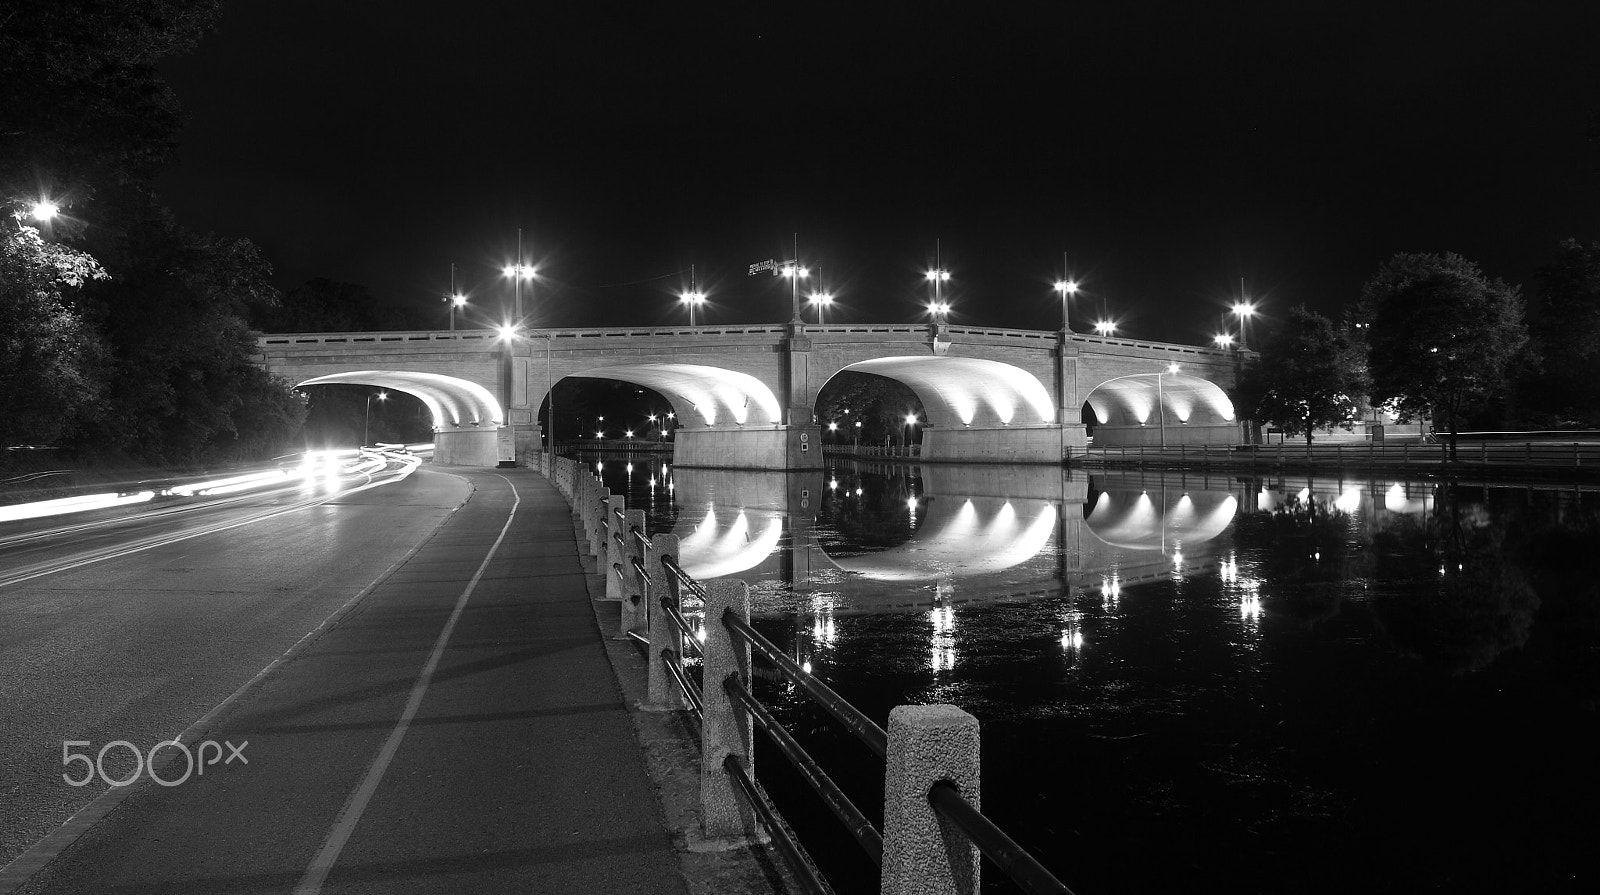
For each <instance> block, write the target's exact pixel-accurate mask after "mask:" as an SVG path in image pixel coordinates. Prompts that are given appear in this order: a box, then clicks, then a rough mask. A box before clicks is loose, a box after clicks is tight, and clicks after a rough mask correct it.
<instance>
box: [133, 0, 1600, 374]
mask: <svg viewBox="0 0 1600 895" xmlns="http://www.w3.org/2000/svg"><path fill="white" fill-rule="evenodd" d="M1474 5H1478V4H1454V5H1451V6H1445V5H1439V6H1437V7H1436V8H1435V9H1436V11H1434V12H1426V11H1417V10H1414V9H1411V8H1410V6H1409V5H1408V7H1407V11H1404V12H1397V11H1394V8H1397V7H1398V5H1397V4H1385V5H1384V6H1383V7H1378V6H1375V7H1372V11H1371V12H1359V11H1358V7H1356V6H1354V5H1352V4H1349V3H1294V4H1287V3H1281V4H1273V5H1268V6H1261V7H1254V8H1246V7H1243V6H1237V5H1232V4H1217V3H1212V4H1194V3H1188V4H1181V5H1179V4H1170V5H1164V4H1142V5H1134V4H1094V5H1089V4H1084V3H1076V2H1072V3H1069V2H1050V3H1009V4H1006V3H981V2H975V0H969V2H964V3H915V4H912V3H905V4H900V3H895V4H890V3H867V2H858V3H855V4H846V5H839V6H832V5H816V4H812V5H800V4H787V5H777V4H745V5H743V6H731V7H726V8H722V7H717V8H713V7H711V6H708V5H704V4H651V5H644V4H636V3H626V4H624V3H577V4H573V3H569V4H551V3H529V2H518V3H488V2H482V3H479V2H458V3H453V4H436V5H435V4H429V5H427V6H426V7H424V6H423V5H421V4H394V3H376V2H355V0H340V2H328V0H311V2H306V0H236V2H230V3H228V4H226V10H225V13H224V17H223V20H222V24H221V28H220V30H219V31H218V32H217V33H214V34H213V35H211V36H210V37H209V38H207V39H206V41H205V42H204V43H203V44H202V46H201V47H200V49H199V50H198V51H196V52H195V53H192V54H190V55H188V56H185V57H181V58H179V59H176V60H173V61H171V62H169V63H168V64H166V65H165V66H164V70H165V71H166V72H167V73H168V75H169V77H170V79H171V81H172V83H173V86H174V88H175V89H176V90H177V91H178V94H179V96H180V97H181V98H182V100H183V101H184V103H185V106H186V108H187V110H188V112H189V114H190V116H191V122H190V125H189V127H188V129H187V130H186V131H185V133H184V137H183V145H182V148H181V150H180V160H179V164H178V166H177V167H176V168H175V169H174V170H173V171H172V172H171V173H170V174H169V175H168V176H166V177H165V178H164V180H163V181H162V191H163V195H164V197H165V198H166V200H167V201H168V202H169V203H170V204H171V205H172V206H173V207H174V208H175V209H176V210H177V212H178V214H179V216H180V219H182V220H184V221H186V222H187V223H188V224H190V225H191V226H193V227H195V228H197V229H202V230H214V231H216V232H219V233H224V234H229V235H241V236H248V237H250V238H252V239H254V240H256V241H257V242H258V243H259V244H260V245H261V246H262V247H263V249H264V250H265V252H266V253H267V256H268V258H269V259H270V260H271V261H272V262H273V263H274V265H275V266H276V268H277V273H278V285H279V286H281V287H288V286H291V285H294V284H296V283H299V282H302V281H304V280H306V279H309V278H311V277H316V276H326V277H331V278H335V279H342V280H349V281H352V282H358V283H362V284H365V285H367V286H368V287H370V288H371V289H372V290H373V291H374V292H375V293H376V294H378V295H379V296H380V297H381V298H382V299H383V300H384V301H389V302H395V303H401V304H407V305H413V306H425V307H429V308H433V309H435V310H436V311H437V314H438V320H439V326H441V327H442V326H444V325H445V323H444V321H445V317H444V306H443V304H442V303H441V302H440V301H439V299H440V297H441V296H442V295H443V294H444V293H445V292H446V291H447V287H448V283H449V272H450V264H451V262H452V261H454V262H455V263H456V264H457V265H458V266H459V268H460V271H461V274H460V275H461V280H462V283H463V285H464V286H466V287H467V288H468V289H469V290H470V291H471V292H472V293H473V296H474V301H475V302H476V303H477V304H479V305H480V306H482V307H485V308H489V307H495V306H496V305H497V303H498V302H500V301H502V300H504V299H505V298H506V297H507V296H508V295H509V287H508V286H507V285H505V283H504V282H503V281H502V280H501V278H500V276H499V267H500V265H502V264H503V263H505V262H507V261H508V260H510V258H511V256H512V254H513V251H514V247H515V242H516V229H517V228H518V227H521V228H523V234H524V240H525V244H526V246H527V255H528V257H529V259H530V260H532V261H534V262H536V263H538V264H539V265H540V268H541V274H542V278H541V280H540V282H539V284H538V285H537V287H536V290H535V301H534V303H533V306H532V311H533V313H532V317H531V322H532V323H534V324H535V325H543V324H546V323H550V324H555V325H602V324H631V325H638V324H649V323H658V322H667V321H677V322H682V321H683V320H684V319H685V314H684V312H683V310H682V309H681V306H679V305H678V304H677V302H676V301H675V300H674V298H673V297H672V294H673V293H675V292H676V291H677V290H679V289H680V288H682V287H683V286H684V285H686V283H687V270H688V267H689V265H690V263H691V262H693V263H694V264H696V265H697V270H698V271H699V273H700V278H701V282H702V284H703V285H705V286H707V287H708V290H709V291H710V292H711V301H712V305H711V306H710V307H709V309H708V310H707V311H706V312H705V315H704V316H703V317H702V318H701V319H702V322H711V323H747V322H776V321H781V320H784V319H787V317H788V310H789V297H788V293H787V290H786V289H784V288H783V287H782V286H781V285H780V282H779V281H775V280H774V279H772V278H771V277H767V276H762V277H754V278H752V277H747V276H746V274H745V268H746V266H747V265H748V264H750V263H751V262H754V261H758V260H761V259H765V258H770V257H778V258H780V259H781V258H784V257H787V256H788V255H789V251H788V245H789V243H790V240H791V238H792V237H791V234H792V233H794V232H796V231H798V233H799V239H800V251H801V256H802V258H803V259H804V260H805V261H807V262H808V263H810V264H812V265H813V266H815V265H818V264H820V265H822V273H823V275H824V277H825V279H826V284H827V285H828V286H829V287H830V288H832V289H833V290H834V291H835V292H837V293H838V294H839V301H840V305H836V310H835V311H833V312H832V313H831V314H830V318H829V322H850V321H870V322H891V321H910V320H915V319H921V317H920V314H921V307H920V304H921V303H922V302H923V301H925V300H926V298H927V287H926V285H925V284H924V282H923V280H922V276H921V271H922V270H923V269H924V267H925V266H927V265H929V264H931V262H932V256H933V251H934V241H935V239H936V238H939V239H941V240H942V245H943V259H944V265H945V267H946V268H948V269H949V270H950V271H951V272H952V276H953V278H954V279H953V283H952V288H951V291H950V293H949V294H950V296H951V299H952V301H953V302H954V305H955V310H954V312H953V314H952V321H953V322H957V323H961V322H970V323H979V324H988V325H996V326H1020V327H1037V328H1048V327H1052V326H1055V325H1057V324H1058V323H1059V319H1060V317H1059V315H1060V310H1059V300H1058V299H1057V298H1056V297H1055V294H1054V293H1053V292H1052V291H1051V289H1050V283H1051V282H1053V281H1054V280H1055V279H1057V278H1058V277H1059V276H1060V274H1061V270H1062V264H1063V252H1065V253H1067V255H1068V257H1070V259H1071V264H1072V270H1073V272H1074V273H1075V274H1076V275H1077V276H1078V277H1080V278H1081V279H1082V280H1083V283H1084V288H1085V293H1082V295H1083V296H1084V297H1082V298H1080V299H1079V300H1080V302H1083V303H1084V304H1083V306H1082V308H1081V309H1080V310H1079V311H1077V312H1075V320H1077V321H1079V325H1078V326H1077V327H1076V328H1078V329H1080V330H1081V329H1086V328H1087V326H1086V324H1087V322H1088V318H1091V317H1097V316H1099V312H1098V308H1099V306H1100V304H1101V302H1102V301H1103V302H1105V303H1106V304H1107V305H1108V306H1109V307H1110V309H1111V311H1112V313H1113V315H1115V316H1117V317H1119V318H1120V319H1121V320H1122V321H1123V325H1124V328H1123V330H1122V331H1123V333H1124V334H1130V335H1134V336H1139V337H1145V338H1158V339H1169V340H1172V341H1180V342H1191V343H1197V342H1201V341H1204V340H1205V339H1206V338H1207V336H1208V335H1209V333H1210V332H1212V331H1213V330H1214V329H1215V328H1216V325H1217V321H1218V320H1219V318H1220V314H1221V311H1222V309H1223V307H1224V306H1225V303H1226V302H1227V301H1228V300H1230V299H1232V298H1233V297H1235V296H1237V294H1238V291H1239V279H1240V277H1243V278H1244V280H1245V286H1246V289H1247V290H1248V291H1249V293H1250V294H1251V295H1252V296H1253V297H1255V298H1258V299H1261V300H1263V301H1264V302H1265V303H1266V304H1265V310H1266V312H1267V313H1268V314H1269V315H1270V314H1273V313H1274V312H1276V313H1278V314H1281V313H1282V312H1283V310H1284V309H1285V308H1287V307H1289V306H1290V305H1293V304H1297V303H1300V302H1305V303H1309V304H1311V305H1313V306H1315V307H1318V308H1321V309H1323V310H1336V309H1337V308H1339V307H1341V306H1342V305H1343V304H1344V303H1345V302H1346V301H1348V300H1350V299H1352V298H1354V296H1355V295H1356V294H1357V292H1358V290H1359V288H1360V285H1361V283H1362V281H1363V280H1365V279H1366V277H1367V276H1369V275H1370V274H1371V273H1372V272H1373V270H1374V269H1375V268H1376V267H1377V265H1378V264H1379V263H1380V262H1381V261H1382V260H1383V259H1385V258H1386V257H1388V256H1389V255H1390V254H1392V253H1393V252H1396V251H1402V250H1406V251H1431V252H1442V251H1456V252H1460V253H1462V254H1464V255H1466V256H1467V257H1469V258H1472V259H1474V260H1476V261H1478V262H1480V263H1481V264H1482V265H1483V267H1484V269H1485V271H1486V272H1487V273H1489V274H1490V275H1491V276H1500V277H1504V278H1506V279H1509V280H1512V281H1514V282H1521V281H1525V280H1526V279H1527V278H1528V275H1529V274H1530V272H1531V271H1532V269H1533V268H1534V267H1535V266H1536V265H1538V264H1539V263H1541V262H1542V261H1544V260H1545V259H1546V258H1548V257H1549V255H1550V254H1551V252H1552V250H1553V249H1554V246H1555V244H1556V242H1557V241H1558V240H1560V239H1562V238H1564V237H1568V236H1576V237H1579V238H1581V239H1585V240H1592V239H1596V238H1600V150H1597V149H1596V148H1595V147H1594V146H1593V144H1592V143H1591V142H1588V134H1587V131H1586V128H1587V127H1588V122H1589V119H1590V116H1591V115H1593V114H1595V113H1596V111H1597V110H1600V53H1596V52H1595V51H1594V49H1593V36H1594V34H1595V33H1597V28H1596V25H1597V24H1600V21H1597V17H1596V15H1595V14H1594V13H1592V12H1590V13H1581V12H1577V11H1576V10H1580V9H1582V8H1583V7H1585V6H1587V4H1575V3H1555V4H1549V5H1546V6H1543V7H1537V6H1535V5H1533V4H1521V3H1519V4H1509V3H1508V4H1496V5H1494V6H1493V7H1491V6H1489V5H1488V4H1481V5H1482V6H1483V10H1482V11H1477V12H1472V13H1470V14H1469V13H1466V12H1463V11H1462V10H1465V9H1467V8H1468V7H1469V6H1474ZM1384 7H1390V9H1387V10H1384ZM423 8H426V9H427V10H428V11H426V12H417V10H418V9H423ZM1539 9H1543V10H1544V11H1542V12H1541V11H1538V10H1539ZM1379 10H1384V11H1379ZM1447 10H1450V11H1447ZM680 271H681V273H680ZM808 319H810V318H809V314H808Z"/></svg>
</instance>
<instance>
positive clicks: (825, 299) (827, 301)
mask: <svg viewBox="0 0 1600 895" xmlns="http://www.w3.org/2000/svg"><path fill="white" fill-rule="evenodd" d="M811 303H812V304H814V305H816V306H817V325H818V326H821V325H822V311H823V309H824V308H826V307H827V306H828V305H831V304H833V294H832V293H829V292H813V293H811Z"/></svg>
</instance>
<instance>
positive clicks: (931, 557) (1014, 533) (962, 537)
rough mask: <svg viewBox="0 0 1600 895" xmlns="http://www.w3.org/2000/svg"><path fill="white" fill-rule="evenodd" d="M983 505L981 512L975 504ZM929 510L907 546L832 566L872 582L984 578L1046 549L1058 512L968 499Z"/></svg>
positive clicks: (836, 561)
mask: <svg viewBox="0 0 1600 895" xmlns="http://www.w3.org/2000/svg"><path fill="white" fill-rule="evenodd" d="M974 501H976V502H977V503H979V504H983V505H984V509H983V510H982V511H980V510H979V509H978V507H977V506H976V505H975V504H974ZM953 503H954V502H953V501H948V500H946V501H934V502H933V503H930V504H929V512H930V515H929V517H928V519H927V520H926V521H925V522H923V524H922V528H921V529H919V530H918V531H917V533H916V535H915V536H913V537H912V538H911V540H910V541H908V542H906V543H904V544H901V545H899V546H898V547H894V548H891V549H889V550H884V551H882V552H880V553H868V554H864V555H862V556H850V557H844V558H835V559H834V560H833V562H834V564H835V565H837V566H838V567H839V568H841V569H843V570H844V571H846V572H852V573H855V574H857V575H860V576H862V577H864V578H870V579H872V580H875V581H944V580H950V579H956V578H971V577H974V576H977V575H987V574H990V573H992V572H999V571H1003V570H1005V569H1009V568H1011V567H1012V566H1016V565H1021V564H1022V563H1024V562H1027V561H1028V560H1030V559H1032V558H1033V557H1035V556H1037V555H1038V554H1039V552H1040V551H1041V550H1043V549H1044V548H1045V547H1046V546H1048V545H1049V543H1050V538H1051V536H1052V535H1053V534H1055V530H1056V508H1055V506H1054V505H1053V504H1049V503H1044V502H1042V501H1038V502H1036V501H1020V503H1021V505H1022V509H1021V511H1018V509H1017V507H1016V506H1014V505H1013V504H1012V502H1011V501H1009V500H1007V501H1001V500H997V499H994V498H970V499H967V500H964V501H962V502H961V504H960V505H959V506H956V507H954V509H953V510H942V506H950V505H951V504H953Z"/></svg>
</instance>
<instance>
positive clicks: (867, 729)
mask: <svg viewBox="0 0 1600 895" xmlns="http://www.w3.org/2000/svg"><path fill="white" fill-rule="evenodd" d="M722 623H723V624H724V625H725V626H727V628H728V630H729V631H731V632H733V634H734V635H735V636H737V637H740V638H742V639H743V640H744V641H745V642H746V643H748V644H749V645H750V648H751V649H753V650H755V651H756V652H757V653H760V654H761V657H762V658H763V659H766V660H767V661H768V662H770V663H772V664H773V665H774V666H776V667H777V668H778V670H779V671H780V672H781V673H782V674H783V676H784V677H785V678H787V679H788V680H789V681H790V682H791V683H793V684H794V685H795V686H797V687H799V688H800V689H802V690H804V691H805V692H806V695H808V696H810V697H811V698H812V699H813V700H815V701H816V703H817V704H818V705H820V706H822V708H823V709H824V710H826V711H827V712H828V714H830V715H832V716H833V717H834V718H835V719H837V720H838V721H839V723H840V724H843V725H844V726H845V729H846V730H848V731H850V732H851V733H853V734H855V735H856V737H857V738H858V739H860V740H861V742H863V743H865V744H866V746H867V748H868V749H871V750H872V752H873V754H875V755H877V756H878V757H879V758H885V759H886V758H888V757H889V735H888V734H887V733H884V731H883V728H882V727H879V726H878V725H877V724H876V723H874V722H873V720H872V719H871V718H868V717H867V716H866V715H864V714H862V713H861V710H860V709H858V708H856V707H855V706H853V705H851V704H850V703H849V702H847V701H846V700H845V698H844V697H842V696H840V695H839V694H837V693H835V692H833V689H832V688H831V687H829V686H828V685H827V684H824V683H823V682H822V681H819V680H817V679H816V678H815V677H812V676H811V675H809V674H807V673H806V672H805V671H803V670H801V668H800V666H799V665H796V664H795V662H794V660H793V659H791V658H789V657H788V656H786V655H784V653H783V651H782V650H780V649H778V648H777V647H776V646H773V645H772V641H770V640H768V639H767V638H765V637H762V636H761V635H760V634H759V633H757V632H756V629H754V628H752V627H750V623H749V622H746V621H745V620H744V619H742V618H739V617H738V616H737V615H734V614H732V613H728V612H724V613H723V614H722Z"/></svg>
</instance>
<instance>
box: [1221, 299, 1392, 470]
mask: <svg viewBox="0 0 1600 895" xmlns="http://www.w3.org/2000/svg"><path fill="white" fill-rule="evenodd" d="M1371 386H1372V383H1371V381H1370V380H1369V378H1368V376H1367V366H1366V358H1365V356H1364V354H1363V351H1362V346H1361V344H1360V343H1359V342H1358V341H1356V340H1354V339H1352V338H1351V337H1350V335H1349V333H1348V332H1347V331H1345V330H1341V329H1339V328H1337V327H1335V326H1334V324H1333V322H1332V321H1331V320H1329V319H1328V318H1326V317H1324V316H1322V315H1321V314H1318V313H1316V312H1314V311H1311V310H1308V309H1307V308H1306V307H1305V306H1303V305H1302V306H1300V307H1296V308H1292V309H1290V311H1289V319H1288V326H1287V328H1286V330H1285V331H1283V332H1282V333H1280V334H1279V335H1278V337H1277V338H1275V339H1273V340H1271V341H1269V342H1268V343H1267V344H1266V346H1265V347H1263V349H1262V351H1261V357H1260V359H1259V361H1258V362H1256V363H1254V364H1251V365H1250V366H1248V367H1246V368H1245V370H1244V374H1243V376H1242V377H1241V380H1240V383H1239V386H1238V388H1237V389H1236V390H1235V397H1236V399H1237V401H1238V403H1239V404H1240V405H1241V407H1242V408H1243V409H1245V410H1246V416H1247V417H1248V418H1250V419H1255V420H1260V421H1263V422H1271V423H1274V424H1276V425H1277V426H1279V427H1280V428H1282V429H1283V431H1284V432H1285V433H1286V434H1288V435H1291V436H1294V435H1304V436H1305V439H1306V444H1308V445H1309V444H1310V443H1311V438H1312V433H1313V432H1315V431H1316V430H1317V429H1331V428H1333V427H1334V426H1343V427H1344V428H1345V429H1350V428H1352V427H1353V425H1354V423H1355V420H1356V419H1357V418H1358V416H1359V414H1360V411H1361V405H1362V402H1363V400H1364V398H1365V396H1366V394H1367V392H1368V391H1369V390H1370V389H1371Z"/></svg>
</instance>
